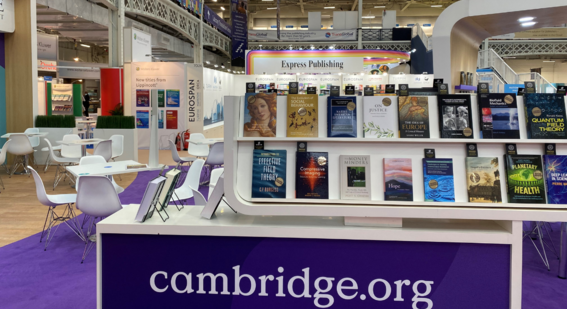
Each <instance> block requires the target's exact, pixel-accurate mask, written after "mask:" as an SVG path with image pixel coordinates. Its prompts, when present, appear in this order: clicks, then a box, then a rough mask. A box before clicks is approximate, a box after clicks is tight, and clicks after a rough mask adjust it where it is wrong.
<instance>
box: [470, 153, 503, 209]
mask: <svg viewBox="0 0 567 309" xmlns="http://www.w3.org/2000/svg"><path fill="white" fill-rule="evenodd" d="M465 164H466V169H467V191H468V193H469V202H474V203H502V193H501V191H500V171H499V170H498V158H496V157H485V158H483V157H467V158H466V159H465Z"/></svg>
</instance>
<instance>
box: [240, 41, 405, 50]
mask: <svg viewBox="0 0 567 309" xmlns="http://www.w3.org/2000/svg"><path fill="white" fill-rule="evenodd" d="M248 49H249V50H308V49H317V50H324V49H339V50H353V49H358V42H356V41H348V42H344V41H343V42H248ZM362 49H383V50H399V51H411V42H410V41H377V42H362Z"/></svg>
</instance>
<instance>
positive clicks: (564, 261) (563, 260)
mask: <svg viewBox="0 0 567 309" xmlns="http://www.w3.org/2000/svg"><path fill="white" fill-rule="evenodd" d="M566 242H567V223H565V222H562V223H561V243H560V247H559V274H558V275H557V276H558V277H559V278H561V279H567V244H566Z"/></svg>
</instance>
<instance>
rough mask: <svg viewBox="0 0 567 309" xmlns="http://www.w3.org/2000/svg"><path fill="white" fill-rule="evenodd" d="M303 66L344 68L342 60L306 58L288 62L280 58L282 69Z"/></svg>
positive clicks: (291, 69)
mask: <svg viewBox="0 0 567 309" xmlns="http://www.w3.org/2000/svg"><path fill="white" fill-rule="evenodd" d="M303 68H338V69H340V70H342V69H344V63H343V62H342V61H336V60H316V61H313V60H306V61H298V62H289V61H286V60H282V69H289V70H290V71H293V69H303Z"/></svg>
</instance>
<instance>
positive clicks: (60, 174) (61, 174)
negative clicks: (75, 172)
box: [44, 138, 79, 190]
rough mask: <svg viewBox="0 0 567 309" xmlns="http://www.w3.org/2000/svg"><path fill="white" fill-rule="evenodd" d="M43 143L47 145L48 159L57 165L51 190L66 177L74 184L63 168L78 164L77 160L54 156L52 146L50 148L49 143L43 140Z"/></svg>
mask: <svg viewBox="0 0 567 309" xmlns="http://www.w3.org/2000/svg"><path fill="white" fill-rule="evenodd" d="M44 141H45V142H46V143H47V148H49V157H50V158H51V162H53V163H56V164H57V169H56V170H55V179H54V180H53V190H55V187H57V185H58V184H59V182H60V181H61V180H65V178H66V177H67V176H69V180H71V181H72V182H75V181H74V180H73V177H72V176H71V175H69V173H68V172H67V169H66V168H65V166H66V165H72V164H76V163H79V158H64V157H62V156H59V155H57V154H55V151H53V146H51V142H50V141H49V140H48V139H47V138H45V139H44Z"/></svg>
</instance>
